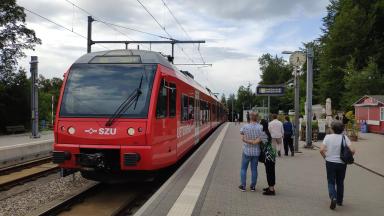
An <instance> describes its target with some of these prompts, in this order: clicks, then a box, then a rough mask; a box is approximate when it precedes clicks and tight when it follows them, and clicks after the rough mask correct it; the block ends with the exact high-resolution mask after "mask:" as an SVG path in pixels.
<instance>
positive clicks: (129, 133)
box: [127, 128, 135, 136]
mask: <svg viewBox="0 0 384 216" xmlns="http://www.w3.org/2000/svg"><path fill="white" fill-rule="evenodd" d="M127 133H128V135H130V136H133V135H134V134H135V129H133V128H128V130H127Z"/></svg>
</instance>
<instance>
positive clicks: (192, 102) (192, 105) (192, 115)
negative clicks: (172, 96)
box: [188, 97, 195, 120]
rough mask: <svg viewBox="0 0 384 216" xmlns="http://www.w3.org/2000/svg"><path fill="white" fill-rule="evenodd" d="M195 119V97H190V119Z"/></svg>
mask: <svg viewBox="0 0 384 216" xmlns="http://www.w3.org/2000/svg"><path fill="white" fill-rule="evenodd" d="M191 119H195V99H194V98H193V97H189V108H188V120H191Z"/></svg>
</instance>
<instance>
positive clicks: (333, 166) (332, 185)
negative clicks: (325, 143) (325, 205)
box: [325, 161, 347, 203]
mask: <svg viewBox="0 0 384 216" xmlns="http://www.w3.org/2000/svg"><path fill="white" fill-rule="evenodd" d="M325 166H326V168H327V180H328V192H329V198H331V199H336V200H337V202H338V203H343V196H344V178H345V172H346V170H347V165H346V164H342V163H333V162H329V161H326V163H325Z"/></svg>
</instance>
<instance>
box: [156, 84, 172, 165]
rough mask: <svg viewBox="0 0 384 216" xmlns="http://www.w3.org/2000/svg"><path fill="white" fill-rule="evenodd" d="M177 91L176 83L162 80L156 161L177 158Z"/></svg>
mask: <svg viewBox="0 0 384 216" xmlns="http://www.w3.org/2000/svg"><path fill="white" fill-rule="evenodd" d="M176 93H177V88H176V85H175V84H174V83H172V82H169V81H167V80H165V79H162V80H161V82H160V87H159V91H158V97H157V104H156V119H155V121H154V129H155V130H154V140H153V146H154V148H156V151H157V153H159V157H158V158H159V160H157V161H155V162H154V163H158V164H162V163H164V164H166V163H170V162H172V161H174V160H175V159H176V131H177V118H176V99H177V96H176ZM160 155H161V157H160ZM165 156H167V157H165Z"/></svg>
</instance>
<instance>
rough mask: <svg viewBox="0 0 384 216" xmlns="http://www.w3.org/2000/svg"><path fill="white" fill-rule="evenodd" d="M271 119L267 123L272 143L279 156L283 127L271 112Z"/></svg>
mask: <svg viewBox="0 0 384 216" xmlns="http://www.w3.org/2000/svg"><path fill="white" fill-rule="evenodd" d="M272 119H273V120H272V121H271V122H270V123H269V125H268V130H269V132H270V133H271V137H272V145H273V147H274V148H275V149H276V150H277V154H278V155H279V157H280V156H281V144H282V142H283V135H284V128H283V123H281V121H279V120H278V119H277V114H272Z"/></svg>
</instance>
